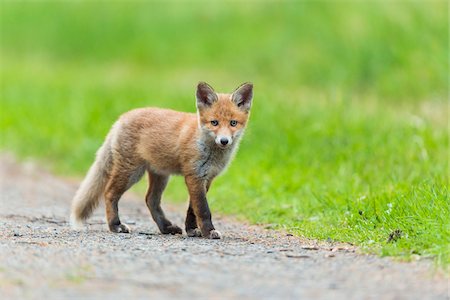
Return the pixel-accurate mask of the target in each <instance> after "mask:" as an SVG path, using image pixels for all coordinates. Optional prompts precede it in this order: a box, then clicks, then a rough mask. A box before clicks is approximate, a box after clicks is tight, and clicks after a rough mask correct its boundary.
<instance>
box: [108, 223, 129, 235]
mask: <svg viewBox="0 0 450 300" xmlns="http://www.w3.org/2000/svg"><path fill="white" fill-rule="evenodd" d="M109 230H110V231H111V232H115V233H130V232H131V230H130V227H128V226H127V225H126V224H123V223H121V224H119V225H110V226H109Z"/></svg>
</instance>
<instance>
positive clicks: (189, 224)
mask: <svg viewBox="0 0 450 300" xmlns="http://www.w3.org/2000/svg"><path fill="white" fill-rule="evenodd" d="M211 182H212V179H211V180H208V181H207V182H206V192H208V191H209V187H210V186H211ZM185 226H186V233H187V235H188V236H189V237H200V236H202V232H201V231H200V229H198V225H197V219H196V217H195V214H194V210H193V209H192V203H191V201H189V208H188V210H187V213H186V222H185Z"/></svg>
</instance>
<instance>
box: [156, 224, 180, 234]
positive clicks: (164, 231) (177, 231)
mask: <svg viewBox="0 0 450 300" xmlns="http://www.w3.org/2000/svg"><path fill="white" fill-rule="evenodd" d="M161 233H162V234H169V233H170V234H182V233H183V231H182V230H181V228H180V227H178V226H177V225H169V226H166V227H165V228H164V229H162V230H161Z"/></svg>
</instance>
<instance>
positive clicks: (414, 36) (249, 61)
mask: <svg viewBox="0 0 450 300" xmlns="http://www.w3.org/2000/svg"><path fill="white" fill-rule="evenodd" d="M0 8H1V9H0V24H1V28H0V33H1V36H0V38H1V47H0V48H1V49H0V50H1V70H0V72H1V120H0V128H1V142H0V147H1V148H2V149H3V151H8V152H13V153H15V154H16V155H17V156H19V157H33V158H37V159H40V160H41V162H42V164H43V165H46V166H48V167H50V168H52V169H53V170H55V171H57V172H60V173H62V174H64V175H70V176H78V177H79V178H81V177H82V176H83V175H84V173H85V172H86V171H87V169H88V167H89V165H90V164H91V163H92V161H93V158H94V153H95V151H96V149H97V148H98V147H99V146H100V145H101V143H102V141H103V138H104V137H105V135H106V133H107V132H108V130H109V128H110V126H111V125H112V123H113V122H114V121H115V119H116V118H117V117H118V116H119V115H120V114H122V113H123V112H125V111H127V110H130V109H132V108H136V107H142V106H160V107H167V108H172V109H176V110H183V111H191V112H194V111H195V104H194V103H195V101H194V93H195V86H196V83H197V82H198V81H200V80H204V81H207V82H208V83H210V84H211V85H212V86H213V87H215V88H216V90H218V91H222V92H227V91H230V92H231V91H232V90H233V89H234V88H235V87H237V86H238V85H239V84H240V83H242V82H244V81H252V82H254V84H255V99H254V106H253V109H252V116H251V121H250V124H249V128H248V130H247V134H246V136H245V137H244V139H243V142H242V144H241V147H240V151H239V153H238V155H237V157H236V159H235V161H234V162H233V163H232V164H231V166H230V168H229V170H228V172H227V173H226V174H225V175H223V176H221V177H220V178H219V179H217V181H216V182H215V184H214V185H213V187H212V189H211V192H210V197H209V201H210V203H211V206H212V209H213V213H214V212H219V211H220V212H222V213H229V214H234V215H236V216H238V217H240V218H245V219H247V220H250V221H251V222H254V223H262V224H266V226H268V227H273V228H284V229H286V230H288V231H289V232H292V233H295V234H299V235H302V236H306V237H310V238H315V239H322V240H326V239H331V240H337V241H346V242H351V243H355V244H357V245H359V246H361V247H362V249H365V250H367V251H369V252H373V253H377V254H381V255H393V256H399V257H402V258H406V259H408V258H411V257H418V256H420V257H432V258H433V259H434V260H435V262H436V263H437V264H438V265H441V266H442V265H444V266H446V265H448V262H449V260H450V252H449V247H448V245H449V244H450V237H449V234H448V232H449V230H450V225H449V220H450V212H449V198H448V176H449V171H448V170H449V169H448V159H449V157H448V112H449V107H448V104H449V103H448V67H449V61H448V52H449V49H448V45H449V41H448V36H449V31H448V2H447V1H430V2H425V1H423V2H421V1H414V2H412V1H411V2H408V1H398V2H391V1H368V2H359V1H355V2H347V1H345V2H342V1H303V2H299V3H295V2H281V1H278V2H262V1H255V2H244V1H242V2H218V1H217V2H216V1H208V2H206V1H205V2H199V1H190V2H183V1H176V2H163V1H161V2H150V1H149V2H145V1H130V2H123V3H122V2H108V3H106V2H100V1H99V2H96V1H81V2H63V1H61V2H57V1H51V2H45V1H44V2H12V1H11V2H9V1H6V2H5V1H2V2H1V7H0ZM144 189H145V184H141V185H140V187H138V191H143V190H144ZM186 195H187V194H186V192H185V188H184V186H183V180H182V179H181V178H178V179H175V180H173V181H172V183H171V185H170V187H169V190H168V192H167V193H166V194H165V198H167V199H169V200H171V201H185V200H186ZM122 205H126V204H122ZM395 230H400V231H401V237H400V238H399V239H398V240H396V241H390V242H388V238H389V235H390V233H392V232H393V231H395Z"/></svg>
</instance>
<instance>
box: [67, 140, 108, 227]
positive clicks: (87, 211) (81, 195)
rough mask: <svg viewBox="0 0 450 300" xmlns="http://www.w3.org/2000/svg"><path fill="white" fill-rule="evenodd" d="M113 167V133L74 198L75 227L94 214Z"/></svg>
mask: <svg viewBox="0 0 450 300" xmlns="http://www.w3.org/2000/svg"><path fill="white" fill-rule="evenodd" d="M111 169H112V153H111V135H108V137H107V138H106V140H105V142H104V143H103V145H102V146H101V147H100V149H98V151H97V154H96V158H95V162H94V163H93V164H92V166H91V168H90V169H89V171H88V173H87V175H86V177H85V178H84V180H83V182H82V183H81V185H80V187H79V188H78V190H77V192H76V193H75V197H74V198H73V200H72V208H71V214H70V224H71V226H72V228H74V229H81V228H83V225H84V221H85V220H86V219H87V218H89V217H90V216H91V215H92V212H93V211H94V209H95V208H96V207H97V206H98V204H99V202H100V200H101V199H102V197H103V193H104V190H105V187H106V184H107V182H108V178H109V173H110V172H111Z"/></svg>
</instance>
